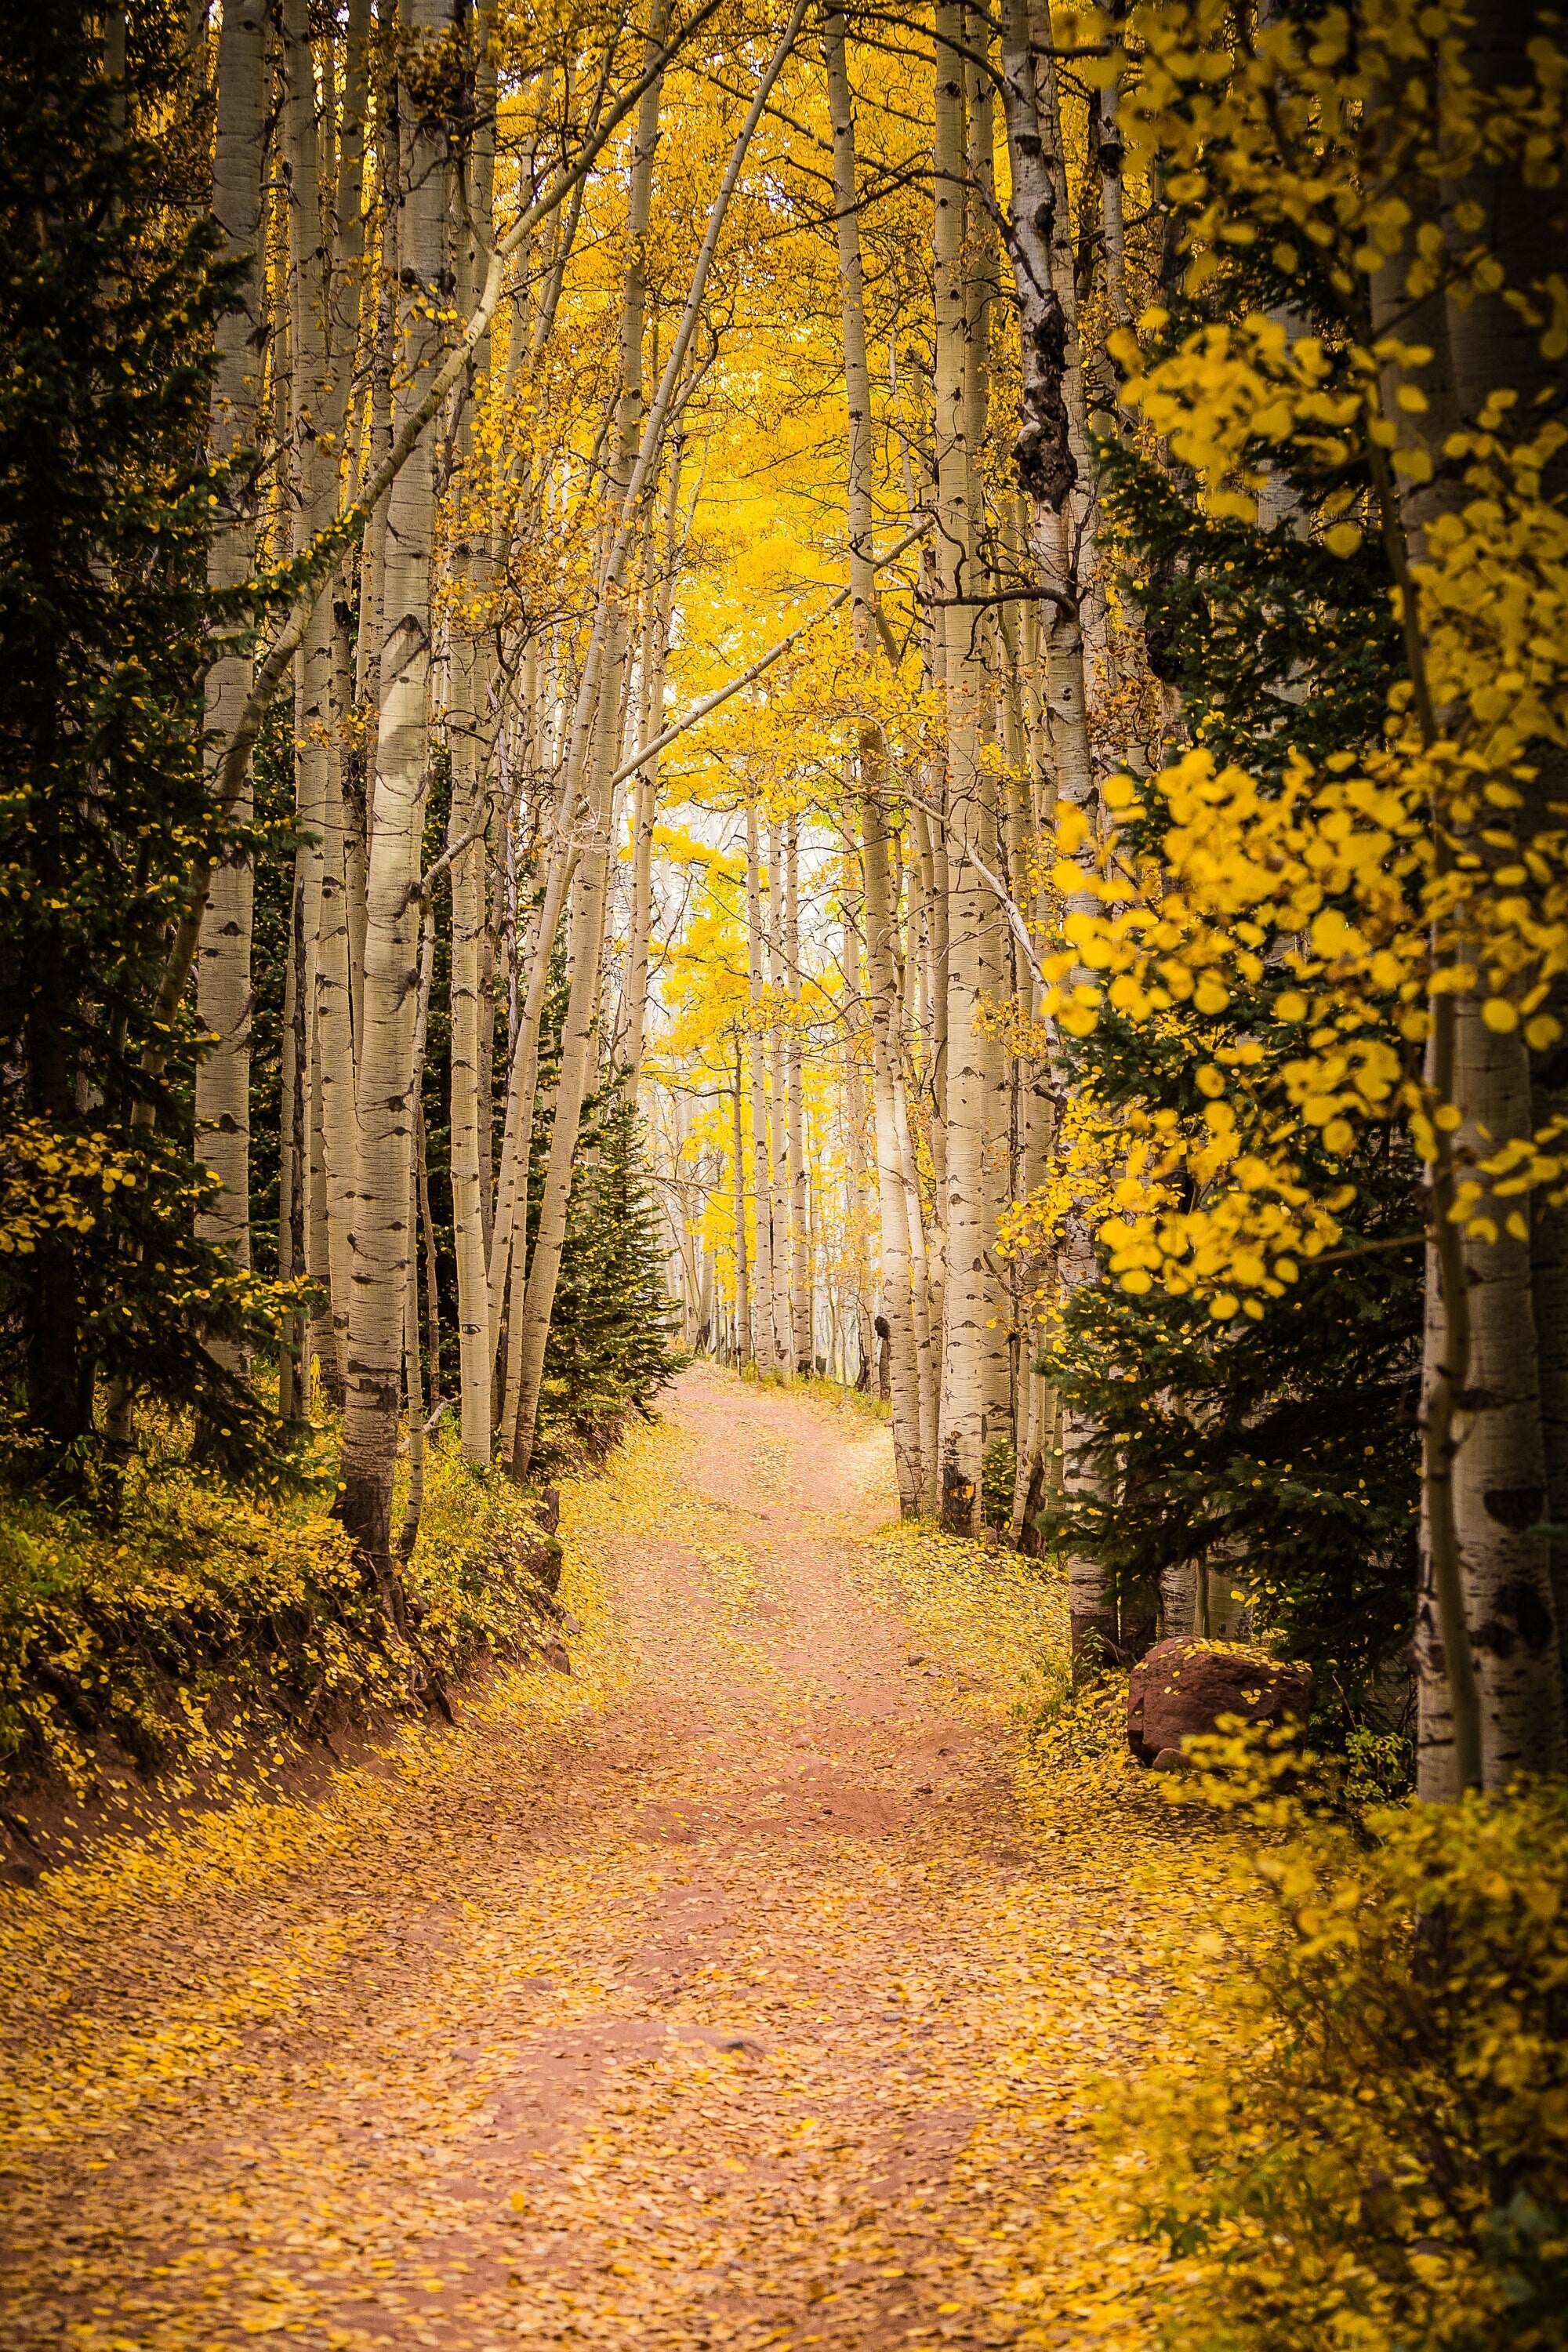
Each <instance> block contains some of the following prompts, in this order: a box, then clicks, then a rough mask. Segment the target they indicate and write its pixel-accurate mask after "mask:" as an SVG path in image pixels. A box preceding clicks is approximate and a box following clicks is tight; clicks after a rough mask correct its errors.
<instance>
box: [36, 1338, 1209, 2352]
mask: <svg viewBox="0 0 1568 2352" xmlns="http://www.w3.org/2000/svg"><path fill="white" fill-rule="evenodd" d="M667 1408H668V1409H667V1412H666V1415H665V1417H664V1419H663V1420H662V1421H661V1422H660V1423H658V1425H657V1426H655V1427H653V1428H651V1429H649V1430H647V1431H646V1432H642V1433H638V1434H637V1436H636V1437H634V1438H633V1440H632V1441H631V1442H630V1443H629V1444H628V1445H627V1446H626V1447H625V1448H624V1449H623V1450H622V1452H621V1454H619V1455H618V1456H617V1457H616V1461H615V1462H614V1463H613V1464H612V1465H611V1467H610V1470H609V1473H608V1475H605V1477H603V1478H602V1479H599V1480H595V1481H587V1480H585V1481H582V1482H579V1483H577V1484H575V1485H574V1486H572V1487H570V1488H569V1489H568V1490H567V1494H566V1496H565V1516H564V1519H563V1534H564V1536H565V1538H566V1539H567V1559H568V1565H567V1575H566V1581H565V1583H564V1585H563V1598H564V1599H565V1600H566V1601H568V1604H569V1606H570V1607H571V1608H572V1609H573V1611H574V1613H575V1615H576V1617H577V1619H578V1620H579V1621H580V1633H579V1637H578V1638H577V1639H576V1640H574V1643H572V1649H573V1655H574V1672H573V1674H572V1675H570V1676H566V1675H548V1674H545V1673H542V1672H540V1671H538V1670H534V1671H531V1672H529V1673H527V1674H523V1673H521V1672H519V1673H510V1672H507V1673H500V1674H498V1675H495V1676H493V1677H492V1678H491V1679H490V1680H489V1683H488V1684H487V1685H484V1686H483V1687H482V1688H476V1689H475V1690H473V1691H470V1693H469V1695H468V1698H467V1700H466V1701H465V1702H464V1703H463V1704H462V1705H461V1706H459V1708H458V1723H457V1726H456V1727H455V1728H454V1729H451V1730H447V1729H446V1728H445V1727H439V1726H436V1725H434V1724H432V1725H429V1726H426V1725H419V1726H416V1727H411V1728H408V1729H405V1731H403V1732H401V1733H399V1734H398V1735H397V1736H396V1738H394V1739H393V1740H391V1741H390V1742H388V1743H387V1744H386V1745H385V1747H384V1750H382V1751H380V1752H378V1753H377V1755H376V1756H374V1758H373V1759H371V1760H370V1761H369V1762H368V1763H366V1764H362V1765H359V1766H355V1767H353V1768H349V1767H345V1769H343V1770H342V1772H340V1773H338V1774H337V1775H335V1776H334V1777H333V1779H332V1780H331V1783H330V1784H329V1785H328V1787H327V1788H326V1789H325V1790H322V1791H319V1792H317V1793H316V1794H315V1795H313V1796H310V1797H308V1798H301V1799H296V1800H293V1801H284V1802H263V1801H259V1800H255V1799H253V1800H250V1801H242V1802H239V1803H237V1804H236V1805H234V1806H232V1807H230V1808H228V1809H226V1811H222V1812H220V1813H215V1814H209V1815H208V1816H206V1817H205V1819H195V1818H192V1819H191V1820H190V1821H189V1822H187V1823H185V1824H184V1825H183V1826H182V1827H181V1828H180V1829H179V1830H178V1832H175V1833H174V1834H169V1835H165V1836H164V1837H163V1838H162V1839H159V1840H141V1841H135V1842H132V1841H122V1842H121V1843H118V1844H116V1845H113V1846H110V1847H106V1848H104V1849H102V1850H101V1851H100V1853H98V1854H97V1855H96V1856H94V1857H90V1858H89V1859H88V1860H86V1861H84V1862H81V1863H79V1864H75V1865H73V1866H72V1867H71V1868H69V1869H65V1870H61V1871H58V1872H56V1873H54V1874H50V1875H48V1876H47V1877H46V1878H45V1880H44V1881H43V1883H42V1884H41V1885H40V1886H39V1887H38V1888H37V1890H34V1891H31V1892H17V1893H15V1894H11V1895H7V1896H5V1911H4V1914H3V1921H4V1940H3V1942H0V1991H3V1994H4V2000H5V2011H6V2026H5V2042H6V2045H7V2050H6V2055H7V2059H8V2067H7V2077H8V2084H9V2087H8V2088H7V2089H6V2090H5V2093H4V2095H3V2098H0V2137H3V2138H4V2140H5V2141H7V2142H8V2143H9V2147H10V2151H11V2153H10V2154H9V2155H8V2156H7V2157H5V2158H3V2159H0V2172H3V2174H4V2190H5V2206H6V2209H7V2211H6V2226H5V2238H6V2240H7V2244H6V2245H5V2260H4V2262H3V2263H0V2270H3V2272H4V2274H5V2280H6V2284H5V2285H4V2286H3V2287H0V2340H3V2341H4V2343H5V2345H6V2347H8V2348H9V2352H32V2347H41V2346H46V2345H47V2346H70V2347H82V2352H132V2347H134V2352H216V2347H238V2346H239V2345H241V2344H243V2343H244V2342H245V2341H246V2340H247V2338H249V2337H253V2336H264V2335H273V2334H276V2335H279V2336H283V2337H287V2338H289V2339H291V2340H292V2341H294V2342H296V2343H299V2344H301V2345H304V2346H307V2347H312V2352H314V2347H322V2352H325V2347H353V2348H354V2352H359V2347H398V2348H399V2352H401V2347H412V2346H435V2347H447V2352H485V2347H498V2352H499V2347H513V2346H517V2345H519V2344H521V2345H522V2346H524V2347H531V2346H535V2345H547V2344H549V2345H553V2344H558V2343H564V2344H568V2345H584V2346H587V2345H591V2346H594V2347H607V2352H623V2347H625V2352H633V2347H660V2352H665V2347H670V2352H675V2347H721V2346H723V2347H738V2352H753V2347H757V2352H760V2347H763V2346H771V2347H775V2352H784V2347H805V2346H809V2345H821V2346H823V2347H826V2352H883V2347H888V2348H889V2352H891V2347H900V2352H903V2347H922V2346H925V2347H932V2352H935V2347H939V2346H941V2345H942V2344H944V2343H955V2344H960V2345H975V2346H1013V2345H1030V2346H1051V2347H1056V2346H1076V2345H1079V2344H1091V2343H1092V2344H1097V2345H1098V2344H1114V2345H1115V2346H1116V2347H1118V2352H1131V2347H1134V2346H1137V2345H1139V2344H1142V2342H1144V2341H1145V2340H1147V2335H1146V2331H1147V2329H1148V2326H1149V2323H1150V2315H1151V2313H1152V2309H1153V2308H1154V2306H1155V2305H1157V2304H1158V2302H1159V2300H1160V2294H1159V2289H1160V2263H1159V2262H1158V2259H1157V2257H1156V2256H1155V2254H1154V2253H1153V2252H1152V2250H1151V2249H1150V2247H1149V2246H1148V2245H1146V2244H1145V2243H1143V2242H1141V2241H1138V2240H1124V2239H1122V2238H1120V2237H1119V2236H1118V2235H1117V2233H1116V2231H1114V2230H1113V2229H1110V2228H1109V2227H1108V2226H1107V2224H1106V2221H1105V2211H1104V2205H1103V2200H1102V2199H1101V2198H1100V2195H1099V2192H1098V2189H1097V2187H1096V2183H1097V2180H1098V2179H1099V2177H1100V2176H1099V2174H1098V2173H1097V2169H1096V2168H1097V2165H1098V2164H1099V2163H1100V2158H1098V2157H1097V2155H1096V2153H1095V2146H1096V2144H1095V2141H1094V2138H1093V2135H1092V2132H1091V2131H1090V2129H1089V2120H1088V2117H1089V2108H1090V2107H1091V2106H1092V2105H1094V2104H1095V2102H1096V2099H1097V2098H1102V2097H1103V2094H1097V2093H1096V2092H1095V2091H1094V2089H1093V2087H1092V2086H1093V2084H1094V2081H1095V2078H1096V2077H1097V2076H1099V2075H1100V2074H1103V2073H1105V2072H1106V2071H1107V2070H1109V2071H1110V2073H1111V2074H1120V2073H1122V2072H1124V2071H1125V2070H1126V2069H1127V2068H1128V2067H1130V2066H1131V2065H1133V2064H1135V2063H1136V2061H1137V2058H1138V2055H1139V2053H1140V2052H1141V2051H1142V2050H1143V2049H1145V2048H1146V2047H1147V2046H1148V2044H1149V2042H1150V2041H1151V2039H1152V2037H1154V2036H1156V2035H1157V2034H1158V2032H1159V2029H1160V2024H1161V2011H1162V2004H1163V2001H1164V2000H1166V1998H1167V1991H1166V1979H1165V1976H1164V1972H1163V1968H1162V1965H1161V1962H1160V1959H1159V1957H1158V1952H1159V1948H1160V1947H1161V1945H1162V1939H1163V1938H1169V1937H1171V1936H1172V1935H1174V1936H1175V1937H1180V1936H1181V1935H1182V1933H1183V1932H1184V1928H1186V1927H1189V1926H1190V1921H1191V1917H1192V1915H1193V1913H1194V1909H1195V1908H1196V1907H1197V1906H1199V1905H1200V1903H1201V1901H1202V1899H1203V1897H1202V1890H1201V1884H1200V1882H1201V1877H1202V1872H1201V1869H1197V1870H1193V1869H1189V1868H1188V1867H1187V1864H1188V1861H1189V1860H1190V1859H1191V1857H1189V1856H1188V1855H1187V1854H1186V1853H1185V1850H1184V1842H1183V1833H1182V1829H1181V1825H1180V1823H1179V1822H1176V1821H1169V1817H1168V1813H1167V1811H1166V1810H1165V1809H1163V1808H1161V1807H1160V1806H1159V1805H1158V1804H1157V1803H1154V1802H1152V1800H1151V1799H1150V1798H1149V1797H1148V1795H1147V1794H1146V1793H1144V1792H1143V1791H1142V1790H1133V1789H1130V1790H1129V1791H1128V1792H1127V1793H1126V1794H1125V1795H1121V1796H1119V1795H1117V1794H1116V1792H1115V1791H1114V1790H1112V1791H1111V1792H1110V1793H1109V1794H1107V1793H1105V1791H1104V1790H1101V1791H1100V1793H1099V1794H1098V1795H1097V1794H1095V1793H1094V1792H1093V1790H1089V1793H1087V1794H1086V1793H1085V1789H1084V1788H1082V1787H1079V1788H1078V1789H1077V1790H1076V1792H1068V1793H1062V1792H1053V1790H1051V1789H1050V1787H1048V1786H1041V1785H1039V1784H1038V1782H1037V1780H1032V1779H1031V1777H1030V1774H1029V1771H1028V1769H1027V1763H1026V1744H1025V1742H1024V1739H1023V1737H1022V1730H1021V1724H1020V1719H1019V1718H1020V1708H1021V1702H1022V1701H1023V1700H1024V1699H1025V1698H1026V1696H1027V1689H1028V1685H1027V1684H1026V1682H1025V1681H1023V1680H1022V1679H1021V1677H1022V1676H1024V1675H1025V1674H1026V1670H1027V1669H1028V1668H1029V1667H1030V1666H1031V1665H1037V1664H1038V1663H1039V1662H1040V1661H1041V1660H1042V1659H1043V1658H1044V1657H1046V1656H1047V1654H1049V1653H1050V1651H1051V1648H1052V1646H1053V1644H1054V1643H1057V1642H1058V1641H1059V1632H1060V1628H1059V1624H1058V1620H1057V1613H1056V1612H1058V1609H1059V1605H1060V1604H1059V1601H1058V1597H1057V1595H1056V1593H1055V1591H1054V1590H1053V1588H1052V1587H1051V1586H1050V1584H1049V1583H1048V1582H1047V1580H1044V1579H1041V1578H1037V1577H1036V1576H1035V1575H1034V1574H1033V1573H1032V1571H1030V1570H1027V1569H1026V1568H1025V1567H1024V1566H1023V1565H1021V1564H1019V1563H1016V1562H1015V1561H1013V1560H1012V1559H1011V1558H1010V1557H1009V1556H1007V1555H993V1554H982V1553H980V1552H977V1551H975V1550H973V1549H971V1548H967V1547H960V1546H956V1545H952V1544H948V1543H944V1542H943V1541H942V1539H941V1538H934V1537H932V1536H931V1535H929V1534H923V1535H922V1534H918V1533H916V1534H909V1533H904V1532H900V1531H899V1530H897V1529H891V1530H890V1529H889V1520H890V1518H891V1516H892V1506H893V1492H892V1485H891V1459H890V1448H889V1437H888V1432H887V1430H886V1428H885V1426H883V1425H882V1424H881V1423H879V1422H877V1421H876V1420H874V1419H872V1418H870V1417H869V1416H868V1415H866V1414H865V1413H863V1412H858V1411H856V1410H855V1409H853V1408H852V1407H850V1406H847V1405H844V1404H837V1403H835V1402H833V1401H831V1400H830V1399H828V1398H825V1397H823V1396H820V1395H816V1394H813V1393H810V1392H805V1391H759V1390H757V1389H755V1388H753V1387H750V1386H745V1385H742V1383H741V1382H739V1381H736V1380H734V1379H733V1378H731V1377H730V1376H729V1375H727V1374H724V1373H721V1372H719V1371H717V1370H713V1369H711V1368H708V1367H702V1366H699V1367H697V1368H695V1369H694V1370H690V1371H689V1372H687V1373H686V1374H685V1375H684V1376H683V1377H682V1379H681V1380H680V1381H679V1383H678V1384H677V1386H676V1388H675V1390H674V1391H673V1393H672V1394H671V1396H670V1397H669V1398H668V1401H667ZM1167 1822H1168V1823H1169V1825H1168V1827H1167V1826H1166V1823H1167Z"/></svg>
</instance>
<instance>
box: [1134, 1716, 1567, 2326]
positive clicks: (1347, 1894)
mask: <svg viewBox="0 0 1568 2352" xmlns="http://www.w3.org/2000/svg"><path fill="white" fill-rule="evenodd" d="M1191 1746H1192V1753H1193V1756H1194V1761H1195V1763H1196V1764H1197V1765H1198V1767H1199V1768H1200V1769H1198V1770H1197V1772H1196V1773H1195V1774H1194V1776H1193V1777H1192V1778H1191V1779H1190V1780H1188V1781H1187V1782H1186V1784H1185V1785H1178V1786H1169V1787H1168V1790H1167V1793H1168V1794H1169V1796H1170V1797H1171V1799H1172V1800H1173V1801H1174V1802H1175V1803H1177V1804H1178V1805H1192V1804H1196V1805H1198V1806H1200V1807H1202V1808H1204V1809H1205V1810H1207V1811H1209V1812H1210V1814H1211V1815H1213V1814H1214V1813H1215V1812H1219V1813H1221V1814H1223V1813H1226V1812H1229V1813H1231V1814H1232V1815H1233V1816H1234V1827H1235V1828H1236V1829H1237V1831H1239V1832H1241V1834H1240V1835H1239V1836H1238V1837H1237V1839H1236V1840H1235V1843H1234V1846H1233V1856H1234V1859H1233V1866H1232V1873H1231V1875H1232V1878H1233V1881H1234V1894H1233V1897H1232V1899H1230V1900H1228V1901H1222V1903H1221V1905H1220V1906H1219V1907H1218V1908H1217V1910H1216V1911H1215V1914H1214V1916H1212V1917H1211V1918H1210V1920H1209V1921H1208V1922H1207V1924H1206V1925H1205V1927H1204V1928H1203V1929H1202V1931H1201V1932H1200V1933H1199V1934H1197V1935H1196V1936H1195V1937H1193V1938H1192V1939H1191V1944H1190V1948H1189V1950H1188V1953H1187V1957H1186V1964H1185V1970H1184V1981H1182V1982H1180V1983H1179V1984H1178V1986H1177V1988H1176V1990H1175V1994H1174V1998H1173V2003H1172V2006H1171V2011H1170V2015H1171V2018H1172V2021H1173V2024H1174V2026H1175V2027H1176V2029H1177V2030H1176V2031H1175V2032H1173V2033H1172V2034H1171V2036H1170V2037H1169V2038H1168V2041H1167V2042H1166V2045H1165V2050H1164V2052H1163V2055H1162V2059H1161V2062H1160V2063H1159V2064H1158V2065H1156V2066H1154V2067H1152V2068H1151V2069H1150V2070H1149V2071H1148V2072H1146V2073H1144V2074H1142V2075H1141V2076H1140V2077H1139V2078H1138V2079H1137V2080H1136V2081H1135V2082H1134V2083H1132V2084H1125V2083H1124V2084H1118V2085H1116V2086H1115V2088H1114V2093H1113V2095H1106V2096H1105V2097H1104V2099H1103V2101H1102V2105H1101V2115H1100V2132H1101V2138H1102V2144H1103V2150H1104V2169H1103V2172H1102V2173H1101V2175H1100V2189H1101V2192H1102V2194H1103V2196H1104V2200H1105V2205H1106V2208H1107V2210H1108V2212H1109V2213H1113V2214H1119V2215H1120V2216H1121V2225H1122V2226H1123V2227H1124V2228H1126V2229H1128V2230H1129V2231H1131V2232H1133V2233H1135V2234H1138V2235H1142V2237H1144V2238H1145V2239H1146V2240H1148V2241H1150V2242H1152V2243H1154V2244H1159V2243H1163V2246H1164V2248H1165V2250H1166V2255H1165V2260H1164V2262H1163V2263H1162V2265H1161V2270H1160V2281H1159V2297H1158V2304H1159V2313H1160V2320H1161V2325H1160V2329H1159V2334H1160V2339H1161V2341H1162V2342H1163V2344H1164V2345H1166V2346H1167V2347H1170V2352H1505V2347H1506V2352H1562V2347H1565V2346H1568V1901H1565V1895H1564V1891H1565V1889H1568V1790H1565V1789H1563V1787H1562V1786H1560V1785H1555V1786H1553V1785H1547V1784H1531V1783H1523V1784H1521V1785H1520V1786H1518V1787H1516V1788H1515V1789H1513V1790H1510V1791H1509V1793H1508V1794H1507V1795H1506V1796H1503V1797H1500V1798H1490V1799H1483V1798H1481V1797H1479V1796H1476V1797H1472V1798H1470V1799H1468V1800H1467V1801H1466V1802H1464V1803H1463V1804H1461V1805H1414V1804H1400V1805H1381V1806H1377V1807H1374V1808H1373V1809H1370V1810H1367V1811H1361V1810H1359V1809H1358V1808H1357V1807H1356V1806H1355V1805H1354V1804H1353V1802H1352V1801H1351V1793H1350V1792H1351V1791H1352V1788H1353V1785H1354V1782H1355V1777H1356V1776H1355V1772H1354V1769H1353V1767H1352V1771H1351V1773H1350V1774H1349V1775H1346V1773H1345V1772H1344V1771H1343V1769H1342V1768H1338V1769H1336V1770H1335V1771H1334V1772H1333V1773H1332V1774H1331V1777H1330V1778H1329V1780H1326V1781H1325V1780H1323V1779H1322V1778H1321V1776H1320V1775H1318V1774H1317V1772H1316V1771H1315V1770H1314V1768H1313V1766H1312V1763H1311V1760H1310V1759H1306V1758H1303V1757H1302V1756H1301V1755H1300V1753H1299V1752H1297V1751H1296V1750H1295V1749H1294V1748H1293V1747H1292V1745H1291V1742H1290V1739H1289V1735H1286V1734H1280V1733H1278V1732H1266V1733H1263V1734H1250V1735H1247V1736H1238V1735H1237V1734H1236V1733H1235V1732H1231V1733H1230V1734H1228V1735H1226V1736H1216V1737H1215V1738H1211V1739H1209V1740H1205V1741H1197V1742H1194V1743H1192V1744H1191Z"/></svg>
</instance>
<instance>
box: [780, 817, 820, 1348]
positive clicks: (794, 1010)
mask: <svg viewBox="0 0 1568 2352" xmlns="http://www.w3.org/2000/svg"><path fill="white" fill-rule="evenodd" d="M784 968H785V978H786V982H787V985H788V993H789V1008H790V1025H789V1034H788V1059H787V1063H786V1066H785V1084H786V1086H787V1088H788V1095H789V1132H788V1139H787V1140H788V1157H789V1186H790V1235H791V1275H790V1293H791V1299H790V1303H791V1308H792V1314H793V1329H794V1348H795V1370H796V1371H797V1372H798V1373H800V1374H801V1375H802V1377H803V1378H805V1379H809V1378H810V1376H811V1372H812V1368H813V1363H814V1360H815V1357H816V1345H815V1341H814V1339H813V1336H812V1335H813V1322H814V1315H813V1285H812V1252H811V1240H810V1215H809V1205H808V1186H809V1177H808V1171H807V1169H806V1161H805V1102H804V1099H803V1087H804V1069H803V1058H804V1046H803V1040H802V1036H801V1025H800V1024H801V1005H802V991H801V974H800V818H799V816H798V815H795V816H791V817H790V818H789V819H788V820H787V822H786V824H785V826H784Z"/></svg>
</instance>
